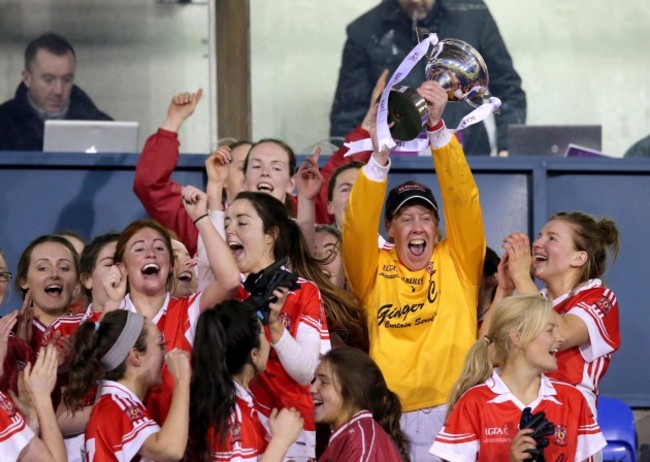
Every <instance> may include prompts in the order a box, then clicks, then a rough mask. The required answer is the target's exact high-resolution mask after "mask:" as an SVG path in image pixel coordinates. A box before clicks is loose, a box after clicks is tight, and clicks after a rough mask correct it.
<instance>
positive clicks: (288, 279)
mask: <svg viewBox="0 0 650 462" xmlns="http://www.w3.org/2000/svg"><path fill="white" fill-rule="evenodd" d="M286 261H287V260H286V258H285V259H283V260H278V261H276V262H275V263H273V264H272V265H270V266H268V267H266V268H264V269H263V270H261V271H258V272H257V273H251V274H249V275H248V277H247V278H246V280H245V281H244V288H245V289H246V290H247V291H248V293H250V296H249V297H248V298H247V299H246V300H245V302H246V303H248V304H250V305H252V306H253V307H254V308H255V311H256V313H257V317H258V318H260V321H262V324H264V325H266V324H268V322H269V311H270V310H271V308H270V306H269V304H270V303H273V302H275V301H276V300H277V297H275V296H273V291H274V290H275V289H277V288H278V287H285V288H287V289H289V290H297V289H300V284H298V276H296V275H295V274H293V273H291V272H289V271H287V270H285V269H284V268H282V267H283V266H284V264H285V263H286Z"/></svg>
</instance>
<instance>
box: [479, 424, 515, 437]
mask: <svg viewBox="0 0 650 462" xmlns="http://www.w3.org/2000/svg"><path fill="white" fill-rule="evenodd" d="M485 436H510V430H509V429H508V424H505V425H504V426H503V427H487V428H486V429H485Z"/></svg>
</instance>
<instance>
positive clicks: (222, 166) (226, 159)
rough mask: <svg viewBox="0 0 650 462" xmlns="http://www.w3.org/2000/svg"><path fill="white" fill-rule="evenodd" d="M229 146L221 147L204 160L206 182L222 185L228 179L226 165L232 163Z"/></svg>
mask: <svg viewBox="0 0 650 462" xmlns="http://www.w3.org/2000/svg"><path fill="white" fill-rule="evenodd" d="M230 152H231V149H230V146H226V145H223V146H221V147H219V148H218V149H217V150H216V151H214V152H213V153H212V154H210V155H209V156H208V158H207V159H205V172H206V174H207V175H208V182H213V183H217V184H219V185H221V186H223V185H224V183H225V182H226V180H227V179H228V164H230V162H232V156H231V155H230Z"/></svg>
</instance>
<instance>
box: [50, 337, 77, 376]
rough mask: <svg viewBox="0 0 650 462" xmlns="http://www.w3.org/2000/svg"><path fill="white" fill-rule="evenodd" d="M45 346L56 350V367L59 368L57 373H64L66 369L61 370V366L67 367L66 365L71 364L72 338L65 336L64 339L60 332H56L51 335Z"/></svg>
mask: <svg viewBox="0 0 650 462" xmlns="http://www.w3.org/2000/svg"><path fill="white" fill-rule="evenodd" d="M47 344H48V345H52V346H53V347H54V348H56V352H57V366H58V367H59V372H64V371H65V369H66V368H63V366H67V364H69V363H71V362H72V356H73V354H72V352H73V344H72V336H71V335H66V336H65V337H64V336H63V335H62V334H61V331H59V330H57V331H55V332H54V333H53V334H52V336H51V337H50V339H49V340H48V342H47Z"/></svg>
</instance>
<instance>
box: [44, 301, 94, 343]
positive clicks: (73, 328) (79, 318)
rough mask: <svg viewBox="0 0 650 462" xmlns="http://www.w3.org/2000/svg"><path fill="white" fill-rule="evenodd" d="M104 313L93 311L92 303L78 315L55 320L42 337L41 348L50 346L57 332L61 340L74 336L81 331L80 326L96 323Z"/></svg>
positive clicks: (69, 315)
mask: <svg viewBox="0 0 650 462" xmlns="http://www.w3.org/2000/svg"><path fill="white" fill-rule="evenodd" d="M102 314H103V311H93V305H92V303H91V304H90V305H88V308H86V310H85V311H83V312H82V313H77V314H66V315H64V316H61V317H60V318H58V319H55V320H54V322H53V323H52V324H50V327H48V328H47V329H46V330H45V332H44V333H43V335H42V337H41V343H40V344H39V348H42V347H44V346H46V345H47V344H48V342H49V341H50V339H51V338H52V336H53V335H54V333H55V332H60V333H61V338H63V337H68V336H71V335H74V334H75V332H77V329H79V326H80V325H81V324H82V323H84V322H86V321H89V322H96V321H99V318H101V317H102Z"/></svg>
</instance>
